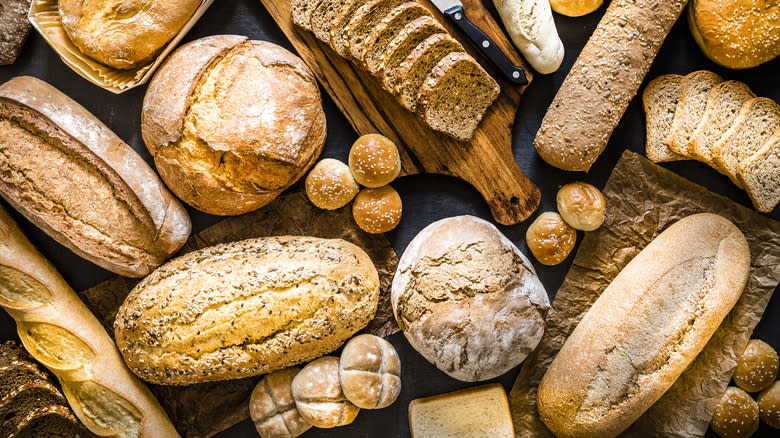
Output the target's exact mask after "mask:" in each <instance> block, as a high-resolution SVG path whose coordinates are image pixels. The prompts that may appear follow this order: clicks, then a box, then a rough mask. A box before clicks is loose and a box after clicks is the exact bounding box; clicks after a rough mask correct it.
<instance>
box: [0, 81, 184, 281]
mask: <svg viewBox="0 0 780 438" xmlns="http://www.w3.org/2000/svg"><path fill="white" fill-rule="evenodd" d="M0 151H2V153H0V195H2V196H3V198H5V200H6V201H8V203H9V204H11V206H13V207H14V208H15V209H16V210H18V211H19V212H20V213H22V214H23V215H24V216H25V217H26V218H27V219H28V220H30V222H32V223H34V224H35V225H37V226H38V227H40V228H41V229H42V230H43V231H44V232H45V233H46V234H48V235H49V236H51V237H52V238H54V239H55V240H56V241H58V242H59V243H61V244H62V245H65V246H66V247H68V249H70V250H71V251H73V252H75V253H76V254H77V255H79V256H81V257H83V258H85V259H87V260H89V261H91V262H93V263H95V264H97V265H98V266H100V267H102V268H105V269H108V270H109V271H112V272H115V273H117V274H120V275H124V276H127V277H143V276H144V275H146V274H148V273H149V272H151V271H152V270H153V269H154V268H156V267H157V266H160V264H162V263H163V262H164V261H165V260H166V259H167V258H168V257H170V256H171V254H173V253H174V252H176V251H178V250H179V248H181V246H182V245H183V244H184V242H185V241H186V240H187V237H188V236H189V234H190V228H191V225H190V218H189V216H188V215H187V212H186V210H184V208H183V207H182V206H181V204H179V202H178V201H176V199H175V198H174V197H173V195H171V194H170V193H169V192H168V190H166V189H165V186H164V185H163V184H162V182H161V181H160V179H159V178H158V177H157V175H156V174H155V173H154V171H153V170H152V169H151V168H150V167H149V166H148V165H147V164H146V162H145V161H144V160H143V158H141V157H140V156H139V155H138V154H137V153H136V152H135V151H134V150H132V149H131V148H130V146H128V145H127V144H125V143H124V142H123V141H122V140H121V139H119V137H117V136H116V135H115V134H114V133H113V132H111V130H110V129H108V128H107V127H106V126H105V125H104V124H103V123H101V122H100V121H99V120H98V119H97V118H95V116H93V115H92V114H90V113H89V111H87V110H86V109H85V108H84V107H82V106H81V105H79V104H78V103H76V102H74V101H73V100H72V99H70V98H69V97H68V96H66V95H64V94H62V93H61V92H60V91H59V90H57V89H56V88H54V87H52V86H51V85H49V84H47V83H46V82H43V81H41V80H38V79H35V78H32V77H29V76H20V77H16V78H13V79H11V80H10V81H8V82H6V83H5V84H3V85H0Z"/></svg>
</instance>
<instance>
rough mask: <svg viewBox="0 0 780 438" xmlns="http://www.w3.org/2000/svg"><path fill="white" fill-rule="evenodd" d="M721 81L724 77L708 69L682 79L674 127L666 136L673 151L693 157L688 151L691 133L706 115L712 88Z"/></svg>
mask: <svg viewBox="0 0 780 438" xmlns="http://www.w3.org/2000/svg"><path fill="white" fill-rule="evenodd" d="M721 82H723V78H721V77H720V76H718V75H717V74H715V73H713V72H711V71H707V70H700V71H695V72H693V73H689V74H688V75H686V76H685V77H684V78H683V79H682V82H681V83H680V91H679V95H678V96H677V109H676V110H675V112H674V120H673V121H672V128H671V131H670V132H669V136H668V137H666V145H667V146H669V149H671V151H672V152H674V153H676V154H680V155H682V156H684V157H691V154H690V152H688V143H689V141H690V139H691V134H693V131H694V130H695V129H696V127H697V126H699V122H701V120H702V116H704V110H705V109H706V106H707V98H708V96H709V95H710V90H712V89H713V88H714V87H715V86H716V85H718V84H719V83H721Z"/></svg>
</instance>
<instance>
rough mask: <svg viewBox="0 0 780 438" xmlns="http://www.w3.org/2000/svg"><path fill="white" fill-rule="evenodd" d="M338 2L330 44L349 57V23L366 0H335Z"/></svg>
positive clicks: (331, 26)
mask: <svg viewBox="0 0 780 438" xmlns="http://www.w3.org/2000/svg"><path fill="white" fill-rule="evenodd" d="M333 1H336V2H338V5H339V7H338V11H337V15H336V17H335V19H333V20H332V21H331V23H330V29H329V33H330V36H329V38H330V46H331V47H332V48H333V50H335V51H336V53H338V54H339V55H341V56H343V57H344V58H347V57H349V48H348V47H347V25H348V24H349V20H351V19H352V16H353V15H355V12H357V10H358V9H359V8H360V7H361V6H363V5H364V4H366V0H333Z"/></svg>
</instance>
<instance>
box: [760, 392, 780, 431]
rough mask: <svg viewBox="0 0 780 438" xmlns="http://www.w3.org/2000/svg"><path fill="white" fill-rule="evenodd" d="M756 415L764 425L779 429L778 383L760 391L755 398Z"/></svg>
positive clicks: (779, 395)
mask: <svg viewBox="0 0 780 438" xmlns="http://www.w3.org/2000/svg"><path fill="white" fill-rule="evenodd" d="M756 402H758V415H759V417H760V418H761V420H763V421H764V423H766V424H768V425H770V426H772V427H774V428H775V429H780V381H775V383H773V384H772V385H771V386H770V387H769V388H767V389H765V390H763V391H761V394H758V397H757V398H756Z"/></svg>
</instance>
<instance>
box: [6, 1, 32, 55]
mask: <svg viewBox="0 0 780 438" xmlns="http://www.w3.org/2000/svg"><path fill="white" fill-rule="evenodd" d="M30 3H32V0H8V1H4V2H3V3H0V35H2V38H0V65H8V64H13V63H14V61H16V58H17V57H18V56H19V53H21V51H22V46H23V45H24V41H25V40H26V39H27V34H29V33H30V29H31V28H32V25H31V24H30V20H28V19H27V13H28V12H30Z"/></svg>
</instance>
